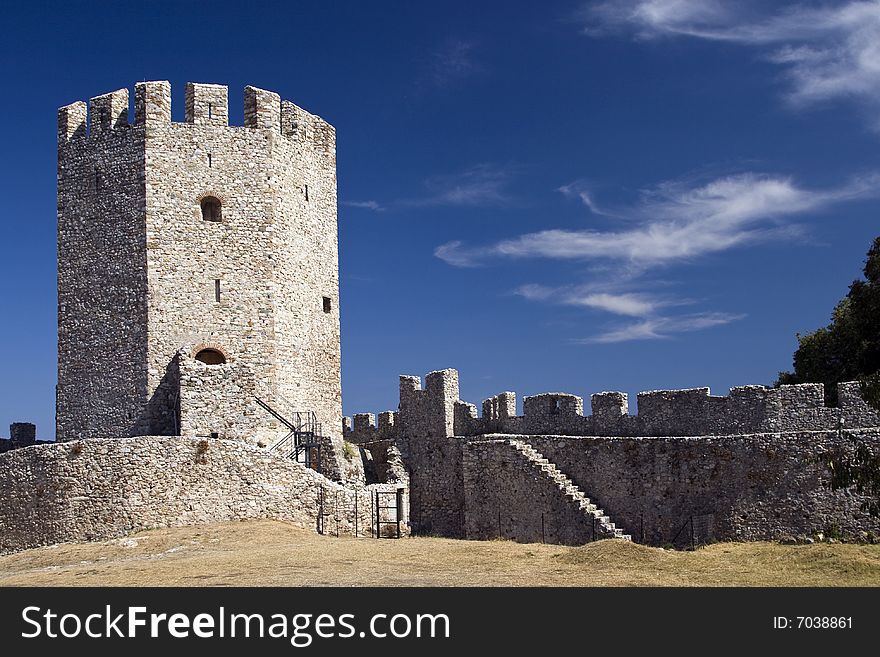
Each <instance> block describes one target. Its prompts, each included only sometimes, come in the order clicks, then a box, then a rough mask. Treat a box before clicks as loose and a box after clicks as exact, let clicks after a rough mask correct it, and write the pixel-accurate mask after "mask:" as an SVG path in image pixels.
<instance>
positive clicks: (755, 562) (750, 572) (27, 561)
mask: <svg viewBox="0 0 880 657" xmlns="http://www.w3.org/2000/svg"><path fill="white" fill-rule="evenodd" d="M0 585H6V586H30V585H49V586H51V585H59V586H61V585H64V586H233V585H235V586H327V585H329V586H878V585H880V545H845V544H814V545H779V544H776V543H718V544H716V545H711V546H708V547H705V548H702V549H699V550H696V551H695V552H673V551H669V550H661V549H659V548H649V547H645V546H643V545H636V544H633V543H626V542H623V541H599V542H596V543H591V544H588V545H585V546H583V547H577V548H567V547H561V546H558V545H541V544H519V543H513V542H511V541H459V540H453V539H445V538H421V537H419V538H408V539H400V540H388V539H384V540H377V539H370V538H359V539H355V538H335V537H330V536H319V535H317V534H314V533H313V532H310V531H306V530H303V529H300V528H297V527H293V526H291V525H288V524H286V523H283V522H276V521H249V522H234V523H219V524H211V525H200V526H195V527H183V528H175V529H157V530H151V531H146V532H141V533H139V534H135V535H132V536H129V537H125V538H119V539H114V540H111V541H104V542H101V543H77V544H64V545H57V546H52V547H46V548H38V549H34V550H27V551H25V552H18V553H15V554H9V555H5V556H0Z"/></svg>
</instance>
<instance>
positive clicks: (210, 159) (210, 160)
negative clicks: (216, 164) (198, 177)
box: [208, 153, 212, 169]
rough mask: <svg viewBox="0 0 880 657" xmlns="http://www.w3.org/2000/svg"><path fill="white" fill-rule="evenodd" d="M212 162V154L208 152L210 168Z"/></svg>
mask: <svg viewBox="0 0 880 657" xmlns="http://www.w3.org/2000/svg"><path fill="white" fill-rule="evenodd" d="M211 163H212V158H211V154H210V153H208V168H209V169H210V168H211Z"/></svg>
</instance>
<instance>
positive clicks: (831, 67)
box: [579, 0, 880, 130]
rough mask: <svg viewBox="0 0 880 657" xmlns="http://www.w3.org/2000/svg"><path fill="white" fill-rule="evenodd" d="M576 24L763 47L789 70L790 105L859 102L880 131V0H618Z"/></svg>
mask: <svg viewBox="0 0 880 657" xmlns="http://www.w3.org/2000/svg"><path fill="white" fill-rule="evenodd" d="M767 6H770V7H772V9H771V10H770V12H771V13H768V12H767V9H766V7H767ZM579 18H580V19H581V20H582V21H583V23H584V25H585V27H584V31H585V32H586V33H588V34H593V35H595V34H598V33H602V32H609V31H617V30H628V31H631V32H632V33H633V34H634V35H635V36H636V37H637V38H640V39H656V38H659V37H676V36H679V37H692V38H698V39H706V40H711V41H726V42H730V43H738V44H742V45H745V46H755V47H758V48H760V49H761V51H762V52H763V53H764V54H765V55H766V57H767V58H768V59H769V60H770V61H772V62H775V63H776V64H779V65H780V66H783V67H784V69H785V73H786V76H787V78H788V80H789V83H790V88H789V92H788V99H789V100H790V101H791V102H792V103H793V104H795V105H805V104H808V103H812V102H815V101H821V100H828V99H837V98H842V99H849V100H855V101H857V102H858V103H860V104H861V105H862V106H863V107H864V108H865V109H867V110H868V116H869V117H870V122H871V124H872V127H874V128H875V129H878V130H880V120H878V119H877V118H876V116H877V110H878V109H880V0H846V1H844V2H839V3H836V4H821V5H808V4H804V3H795V4H787V5H782V6H781V7H780V6H779V5H775V6H774V5H773V4H771V3H767V4H759V3H756V2H738V3H733V2H722V1H721V0H614V1H613V2H602V3H590V4H588V5H586V6H585V7H584V8H583V9H582V10H581V12H580V13H579Z"/></svg>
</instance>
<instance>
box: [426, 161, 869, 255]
mask: <svg viewBox="0 0 880 657" xmlns="http://www.w3.org/2000/svg"><path fill="white" fill-rule="evenodd" d="M878 195H880V176H878V175H876V174H872V175H869V176H865V177H861V178H857V179H853V180H851V181H850V182H849V183H847V184H845V185H842V186H840V187H837V188H832V189H823V190H810V189H804V188H802V187H799V186H797V185H796V184H795V183H794V182H793V181H792V180H791V179H790V178H786V177H779V176H770V175H762V174H756V173H744V174H739V175H732V176H727V177H723V178H718V179H716V180H713V181H711V182H709V183H706V184H704V185H702V186H696V187H694V186H688V185H687V184H685V183H681V182H674V181H673V182H667V183H663V184H661V185H658V186H657V187H656V188H654V189H651V190H647V191H645V192H643V194H642V198H641V201H640V202H639V203H638V204H637V205H635V206H634V207H632V208H629V210H628V213H627V214H628V216H627V218H631V219H632V220H633V221H635V222H636V226H635V227H633V228H631V229H628V230H616V231H598V230H594V229H590V228H588V229H580V230H570V229H549V230H543V231H540V232H536V233H527V234H525V235H520V236H518V237H513V238H509V239H505V240H502V241H500V242H497V243H495V244H492V245H488V246H474V247H471V246H466V245H465V244H463V243H462V242H460V241H454V242H448V243H446V244H443V245H441V246H439V247H437V249H436V250H435V252H434V255H436V256H437V257H438V258H441V259H442V260H444V261H446V262H448V263H449V264H451V265H454V266H459V267H466V266H476V265H478V264H481V263H483V262H485V261H487V260H489V259H493V258H550V259H558V260H615V261H619V262H622V263H625V264H626V265H628V266H630V267H635V268H636V269H647V268H651V267H656V266H660V265H664V264H668V263H674V262H680V261H685V260H690V259H693V258H697V257H699V256H703V255H706V254H711V253H716V252H720V251H726V250H728V249H731V248H734V247H738V246H742V245H744V244H747V243H754V242H763V241H767V240H769V239H773V238H779V237H780V236H789V235H791V233H792V229H793V226H791V225H790V223H789V220H790V219H791V217H793V216H796V215H799V214H802V213H805V212H809V211H815V210H819V209H822V208H825V207H828V206H830V205H832V204H834V203H838V202H841V201H846V200H851V199H857V198H867V197H876V196H878Z"/></svg>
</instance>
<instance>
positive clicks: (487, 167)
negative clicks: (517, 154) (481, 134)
mask: <svg viewBox="0 0 880 657" xmlns="http://www.w3.org/2000/svg"><path fill="white" fill-rule="evenodd" d="M512 175H513V169H512V168H511V167H498V166H495V165H492V164H478V165H476V166H473V167H470V168H469V169H465V170H464V171H460V172H457V173H454V174H442V175H436V176H431V177H430V178H428V179H427V180H425V190H426V193H425V194H424V195H423V196H419V197H415V198H408V199H400V200H398V201H395V202H394V204H395V205H401V206H409V207H413V206H415V207H424V206H433V205H450V206H493V205H495V206H497V205H506V204H508V203H510V202H511V201H512V200H513V199H512V197H511V196H510V194H509V193H508V191H507V185H508V184H509V182H510V179H511V177H512Z"/></svg>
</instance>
